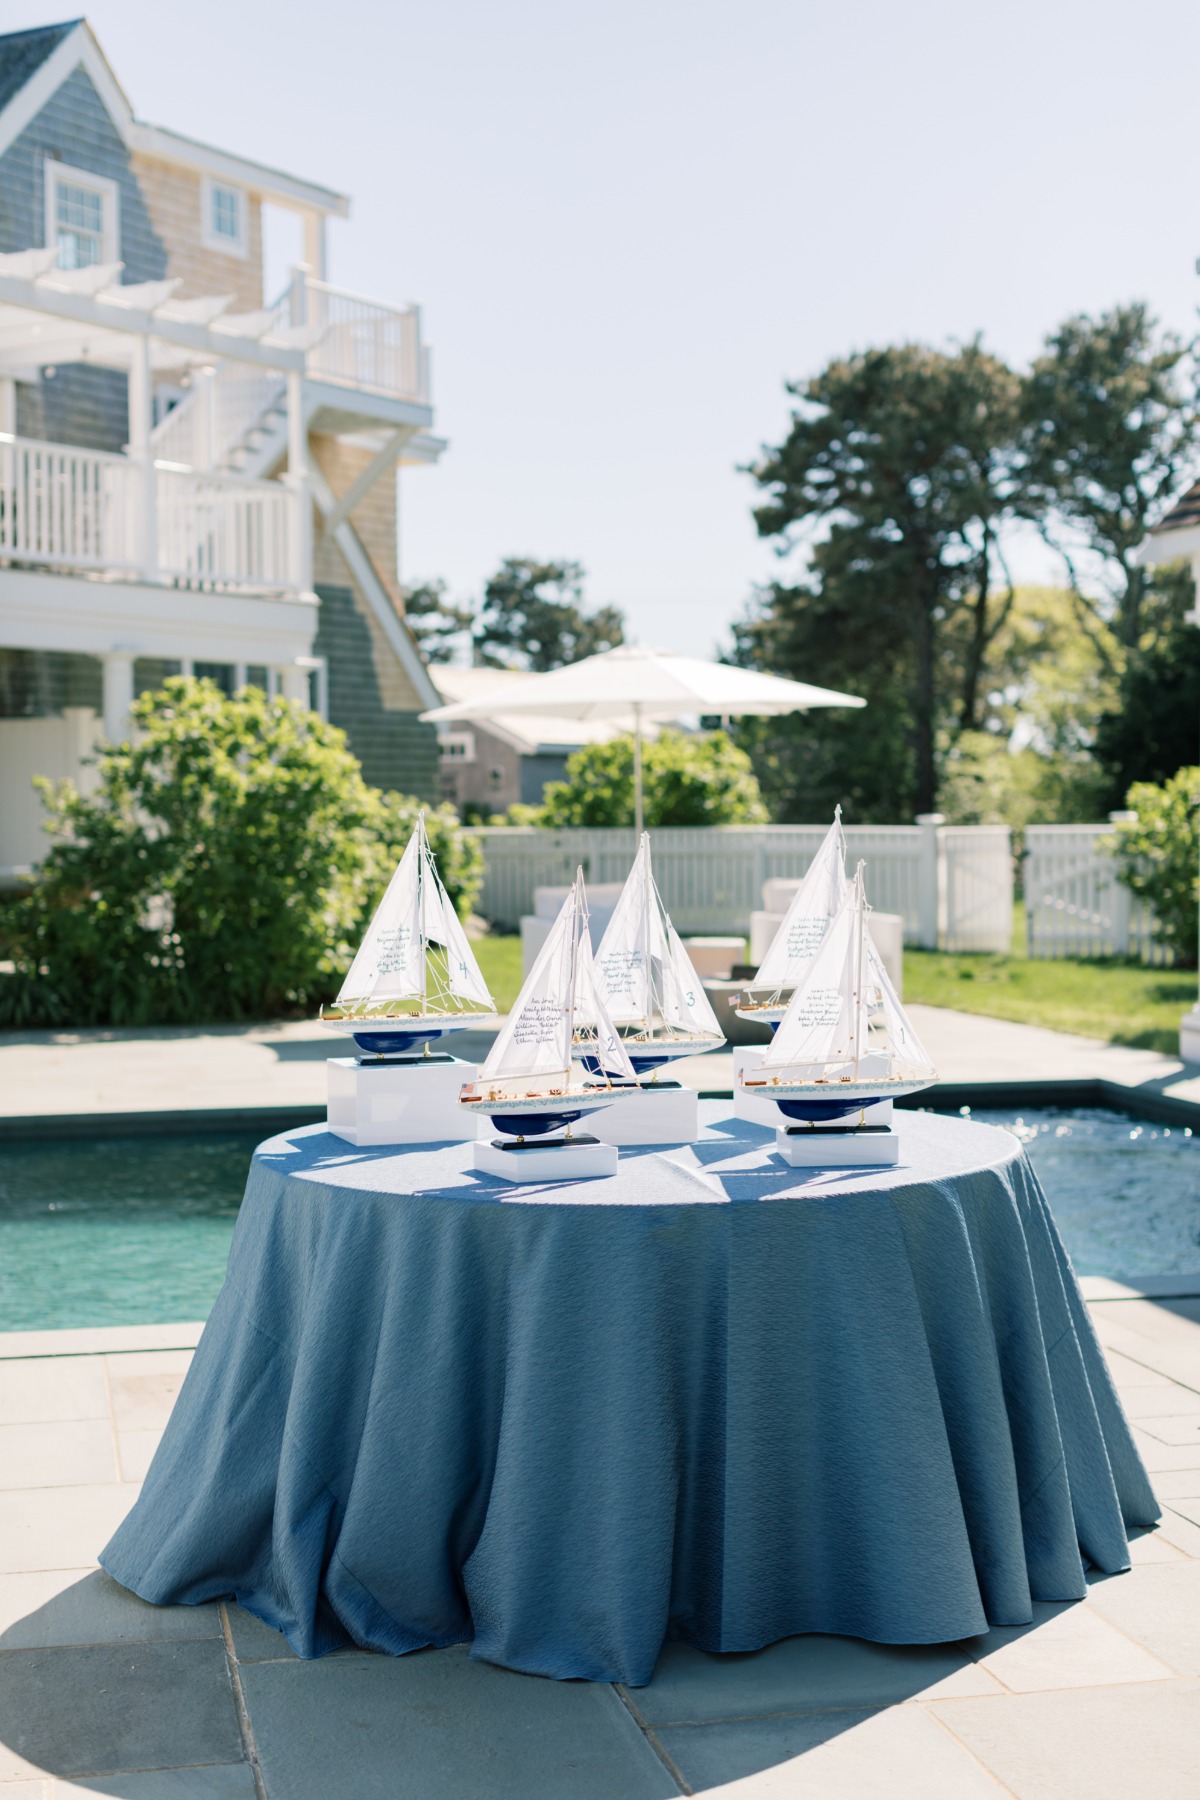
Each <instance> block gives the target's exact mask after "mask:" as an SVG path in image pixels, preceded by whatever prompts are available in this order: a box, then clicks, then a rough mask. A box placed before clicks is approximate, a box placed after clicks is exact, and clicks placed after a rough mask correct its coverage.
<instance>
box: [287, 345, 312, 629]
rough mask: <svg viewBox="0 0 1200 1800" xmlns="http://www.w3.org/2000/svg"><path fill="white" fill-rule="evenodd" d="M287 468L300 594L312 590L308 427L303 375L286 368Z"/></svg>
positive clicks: (294, 576) (294, 574)
mask: <svg viewBox="0 0 1200 1800" xmlns="http://www.w3.org/2000/svg"><path fill="white" fill-rule="evenodd" d="M287 415H288V467H287V482H288V486H289V487H290V488H291V490H292V495H293V504H292V543H291V565H292V580H293V582H294V584H295V586H296V588H297V590H298V591H299V592H300V593H302V594H307V593H310V592H311V591H312V498H311V495H310V493H309V487H308V427H307V425H306V423H305V419H304V377H303V375H301V374H300V373H299V371H298V370H295V369H292V370H289V371H288V378H287Z"/></svg>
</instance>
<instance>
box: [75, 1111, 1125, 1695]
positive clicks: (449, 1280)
mask: <svg viewBox="0 0 1200 1800" xmlns="http://www.w3.org/2000/svg"><path fill="white" fill-rule="evenodd" d="M701 1112H702V1118H703V1122H704V1124H703V1132H702V1136H701V1138H700V1140H699V1141H698V1142H697V1143H695V1144H693V1145H689V1146H686V1147H684V1148H681V1149H673V1150H669V1151H663V1150H645V1151H636V1150H635V1151H629V1150H626V1151H623V1152H622V1153H621V1159H620V1167H619V1170H618V1173H617V1174H616V1176H614V1177H611V1178H608V1179H603V1180H592V1181H585V1182H579V1183H575V1184H570V1185H542V1186H533V1187H528V1188H514V1187H511V1186H509V1185H508V1184H507V1183H504V1182H500V1181H495V1180H493V1179H491V1178H490V1177H484V1176H479V1175H476V1174H474V1173H473V1172H472V1169H471V1147H470V1145H467V1144H446V1145H421V1146H414V1147H412V1148H411V1149H409V1148H405V1149H399V1150H397V1149H391V1148H388V1149H378V1150H376V1149H355V1148H352V1147H351V1146H349V1145H347V1144H345V1143H343V1142H342V1141H341V1140H339V1139H337V1138H334V1137H332V1136H330V1135H329V1134H328V1133H327V1132H326V1131H325V1129H324V1128H323V1127H321V1126H314V1127H309V1128H307V1129H304V1130H298V1131H293V1132H287V1133H284V1134H283V1135H281V1136H279V1137H275V1138H271V1139H270V1140H269V1141H268V1142H266V1143H265V1144H263V1145H262V1146H260V1148H259V1150H258V1151H257V1152H256V1154H255V1157H254V1161H253V1164H252V1167H251V1172H250V1177H249V1182H248V1185H247V1188H246V1197H245V1200H244V1201H243V1204H242V1208H241V1213H240V1216H239V1218H238V1223H237V1228H236V1231H235V1234H234V1239H233V1244H232V1247H231V1250H230V1256H229V1268H228V1274H227V1277H226V1281H225V1285H224V1287H223V1289H222V1291H221V1294H220V1297H219V1298H218V1300H217V1303H216V1305H215V1307H214V1309H213V1313H212V1316H211V1318H210V1319H209V1321H208V1325H207V1327H206V1329H205V1332H204V1335H203V1337H202V1339H201V1342H200V1345H199V1348H198V1350H197V1351H196V1355H195V1359H194V1361H193V1364H192V1367H191V1370H190V1372H189V1374H188V1376H187V1379H186V1381H185V1382H184V1385H183V1388H182V1391H181V1393H180V1395H179V1399H178V1401H177V1403H176V1406H175V1410H174V1412H173V1413H172V1415H171V1419H170V1423H169V1424H168V1426H167V1430H166V1434H165V1436H164V1437H163V1440H162V1444H161V1446H160V1448H159V1451H158V1454H157V1456H156V1457H155V1459H154V1463H153V1465H152V1467H151V1469H150V1473H149V1475H148V1476H147V1479H146V1482H145V1486H144V1488H143V1491H142V1494H141V1497H140V1499H139V1501H138V1503H137V1505H136V1506H135V1507H134V1509H133V1511H132V1513H131V1514H130V1516H129V1517H128V1519H127V1520H126V1521H125V1523H124V1524H123V1525H122V1526H121V1528H120V1530H119V1531H118V1532H117V1534H116V1536H115V1537H114V1538H113V1539H112V1541H111V1542H110V1543H109V1544H108V1546H107V1548H106V1549H105V1551H104V1553H103V1555H102V1557H101V1561H102V1563H103V1565H104V1567H105V1568H106V1569H107V1570H108V1571H109V1573H110V1574H111V1575H113V1576H114V1577H115V1578H116V1580H117V1581H119V1582H121V1583H123V1584H124V1586H126V1587H128V1588H132V1589H133V1590H134V1591H135V1592H136V1593H138V1594H140V1595H142V1597H143V1598H144V1599H146V1600H150V1601H154V1602H157V1603H159V1604H177V1603H181V1602H182V1603H184V1604H196V1603H199V1602H201V1601H207V1600H212V1599H215V1598H217V1597H218V1596H223V1595H230V1594H232V1595H235V1596H236V1597H237V1599H238V1601H239V1602H240V1603H241V1605H243V1606H245V1607H247V1608H248V1609H249V1610H250V1611H251V1612H253V1613H256V1614H258V1615H259V1617H260V1618H262V1619H264V1620H265V1621H266V1622H267V1623H268V1624H270V1625H273V1626H275V1627H277V1628H280V1629H282V1630H283V1631H284V1632H286V1633H287V1636H288V1639H289V1641H290V1642H291V1644H292V1646H293V1648H294V1649H295V1650H296V1651H297V1652H298V1653H299V1654H300V1655H301V1656H319V1655H322V1654H323V1653H325V1652H326V1651H330V1650H334V1649H337V1648H339V1647H341V1646H344V1645H348V1644H351V1643H354V1644H359V1645H362V1646H364V1647H367V1648H370V1649H375V1650H381V1651H387V1652H391V1653H392V1654H401V1653H403V1652H405V1651H408V1650H414V1649H418V1648H420V1647H422V1646H426V1645H446V1644H456V1643H463V1642H469V1643H471V1644H472V1646H473V1654H474V1655H476V1656H480V1657H484V1658H487V1659H489V1660H490V1661H493V1662H498V1663H503V1664H506V1665H507V1666H508V1667H510V1668H514V1669H521V1670H528V1671H531V1672H535V1673H540V1674H546V1675H554V1676H561V1677H568V1676H582V1677H590V1678H592V1679H596V1680H606V1681H610V1680H620V1681H627V1682H630V1683H633V1684H640V1683H643V1682H646V1681H648V1680H649V1678H650V1675H651V1673H652V1671H653V1668H654V1664H655V1659H656V1657H657V1656H658V1653H659V1650H660V1648H661V1646H662V1644H663V1642H664V1639H666V1638H667V1637H669V1636H681V1637H683V1638H686V1639H688V1640H690V1641H691V1642H692V1643H693V1644H696V1645H699V1646H700V1647H701V1648H703V1649H705V1650H710V1651H729V1650H753V1649H756V1648H759V1647H760V1646H762V1645H764V1644H768V1643H771V1642H773V1641H774V1640H776V1639H778V1638H782V1637H788V1636H791V1635H793V1634H795V1633H798V1632H834V1633H847V1634H852V1635H854V1636H857V1637H864V1638H871V1639H874V1640H876V1641H878V1642H882V1643H933V1642H943V1641H946V1640H950V1639H955V1638H962V1637H966V1636H969V1635H972V1634H974V1633H977V1632H982V1631H985V1630H986V1629H987V1628H988V1626H989V1625H1012V1624H1021V1623H1025V1622H1027V1621H1028V1620H1029V1619H1030V1617H1031V1604H1030V1603H1031V1601H1033V1600H1072V1599H1077V1598H1081V1597H1082V1596H1083V1594H1084V1592H1085V1583H1084V1564H1085V1561H1088V1562H1091V1563H1093V1564H1094V1565H1096V1567H1097V1568H1099V1569H1102V1570H1106V1571H1111V1570H1118V1569H1124V1568H1126V1567H1127V1566H1128V1563H1129V1555H1128V1546H1127V1541H1126V1527H1127V1526H1130V1525H1148V1524H1151V1523H1152V1522H1153V1521H1154V1519H1155V1518H1156V1517H1157V1516H1158V1508H1157V1506H1156V1504H1155V1499H1154V1495H1153V1493H1152V1491H1151V1488H1150V1484H1149V1482H1148V1480H1147V1477H1146V1474H1145V1471H1144V1469H1143V1467H1142V1465H1141V1462H1140V1460H1139V1458H1138V1455H1137V1452H1136V1450H1135V1449H1134V1446H1133V1443H1132V1440H1131V1438H1130V1434H1129V1431H1128V1428H1127V1426H1126V1424H1125V1420H1124V1417H1123V1414H1122V1412H1121V1408H1120V1405H1119V1402H1118V1400H1117V1397H1116V1394H1115V1392H1114V1389H1113V1387H1112V1384H1111V1381H1110V1378H1109V1375H1108V1372H1107V1369H1106V1367H1105V1364H1104V1361H1103V1358H1102V1356H1101V1353H1100V1349H1099V1346H1098V1344H1097V1342H1096V1339H1095V1336H1094V1334H1093V1332H1092V1328H1091V1323H1090V1321H1089V1319H1088V1317H1087V1313H1086V1311H1085V1308H1084V1305H1083V1302H1082V1299H1081V1297H1080V1294H1079V1290H1078V1288H1077V1286H1076V1282H1075V1278H1074V1275H1073V1274H1072V1271H1071V1268H1070V1264H1069V1262H1068V1260H1067V1257H1066V1254H1065V1252H1064V1250H1063V1248H1062V1245H1061V1242H1060V1240H1059V1237H1058V1234H1057V1231H1056V1229H1055V1226H1054V1222H1053V1220H1052V1218H1051V1216H1050V1212H1049V1210H1048V1207H1047V1204H1046V1200H1045V1198H1044V1196H1043V1194H1042V1192H1041V1189H1040V1188H1039V1186H1038V1182H1037V1179H1036V1177H1035V1176H1034V1174H1033V1171H1032V1170H1031V1168H1030V1166H1029V1164H1028V1162H1027V1161H1026V1159H1025V1156H1024V1154H1023V1153H1022V1151H1021V1148H1020V1146H1019V1144H1018V1143H1017V1142H1016V1140H1015V1139H1014V1138H1013V1137H1011V1136H1010V1135H1009V1134H1008V1133H1007V1132H1004V1131H999V1130H996V1129H995V1128H993V1127H991V1126H986V1125H979V1124H974V1123H971V1122H969V1121H967V1120H962V1119H947V1118H940V1117H936V1116H934V1115H931V1114H923V1113H915V1112H912V1113H903V1114H901V1113H898V1114H897V1128H898V1130H899V1133H900V1137H901V1165H900V1167H898V1168H894V1169H881V1170H856V1171H853V1172H843V1173H840V1174H839V1173H832V1172H814V1171H811V1170H798V1169H792V1168H790V1167H788V1166H787V1165H786V1164H785V1163H784V1162H783V1160H782V1159H781V1158H780V1157H778V1156H776V1155H775V1154H774V1135H773V1133H770V1132H768V1131H765V1130H763V1129H761V1128H759V1127H756V1126H753V1125H749V1124H745V1123H743V1122H741V1121H738V1120H736V1119H734V1118H733V1117H732V1116H731V1114H730V1108H729V1105H728V1103H726V1102H706V1103H704V1104H703V1105H702V1108H701Z"/></svg>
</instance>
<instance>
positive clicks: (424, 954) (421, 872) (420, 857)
mask: <svg viewBox="0 0 1200 1800" xmlns="http://www.w3.org/2000/svg"><path fill="white" fill-rule="evenodd" d="M427 854H428V851H427V849H426V844H425V809H424V807H422V809H421V811H420V812H419V813H418V814H417V939H418V942H419V945H420V950H419V955H418V960H419V962H420V965H421V1017H422V1018H424V1017H425V1012H426V1007H427V1004H428V1002H427V992H428V986H429V976H428V961H429V945H428V944H427V943H426V941H425V858H426V856H427Z"/></svg>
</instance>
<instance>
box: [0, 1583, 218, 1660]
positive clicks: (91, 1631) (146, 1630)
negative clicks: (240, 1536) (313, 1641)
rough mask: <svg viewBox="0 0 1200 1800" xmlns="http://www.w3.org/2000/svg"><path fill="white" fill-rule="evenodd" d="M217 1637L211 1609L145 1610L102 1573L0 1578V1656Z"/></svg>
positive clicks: (140, 1603)
mask: <svg viewBox="0 0 1200 1800" xmlns="http://www.w3.org/2000/svg"><path fill="white" fill-rule="evenodd" d="M220 1636H221V1620H220V1615H219V1612H218V1609H217V1608H216V1607H215V1606H148V1605H147V1604H146V1602H145V1601H144V1600H139V1599H138V1597H137V1595H136V1594H131V1593H130V1592H129V1590H128V1588H123V1587H121V1586H120V1584H119V1583H118V1582H115V1581H114V1580H113V1579H112V1577H111V1576H110V1575H106V1574H105V1573H104V1571H103V1569H88V1570H82V1571H81V1570H75V1569H68V1570H51V1571H42V1570H39V1571H36V1572H34V1573H27V1574H22V1575H0V1652H4V1651H7V1650H48V1649H53V1648H61V1647H63V1646H66V1645H72V1644H145V1643H150V1642H153V1641H156V1640H162V1641H165V1640H168V1639H172V1638H202V1637H203V1638H219V1637H220Z"/></svg>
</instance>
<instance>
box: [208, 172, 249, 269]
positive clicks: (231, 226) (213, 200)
mask: <svg viewBox="0 0 1200 1800" xmlns="http://www.w3.org/2000/svg"><path fill="white" fill-rule="evenodd" d="M200 203H201V206H202V207H203V219H204V231H203V236H204V242H205V244H206V245H207V247H208V248H209V249H210V250H223V251H224V252H225V254H226V255H227V256H245V254H246V190H245V189H244V188H240V187H233V186H232V185H231V184H230V183H229V182H227V181H213V180H212V179H211V178H208V179H206V180H205V182H204V186H203V192H202V194H201V202H200Z"/></svg>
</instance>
